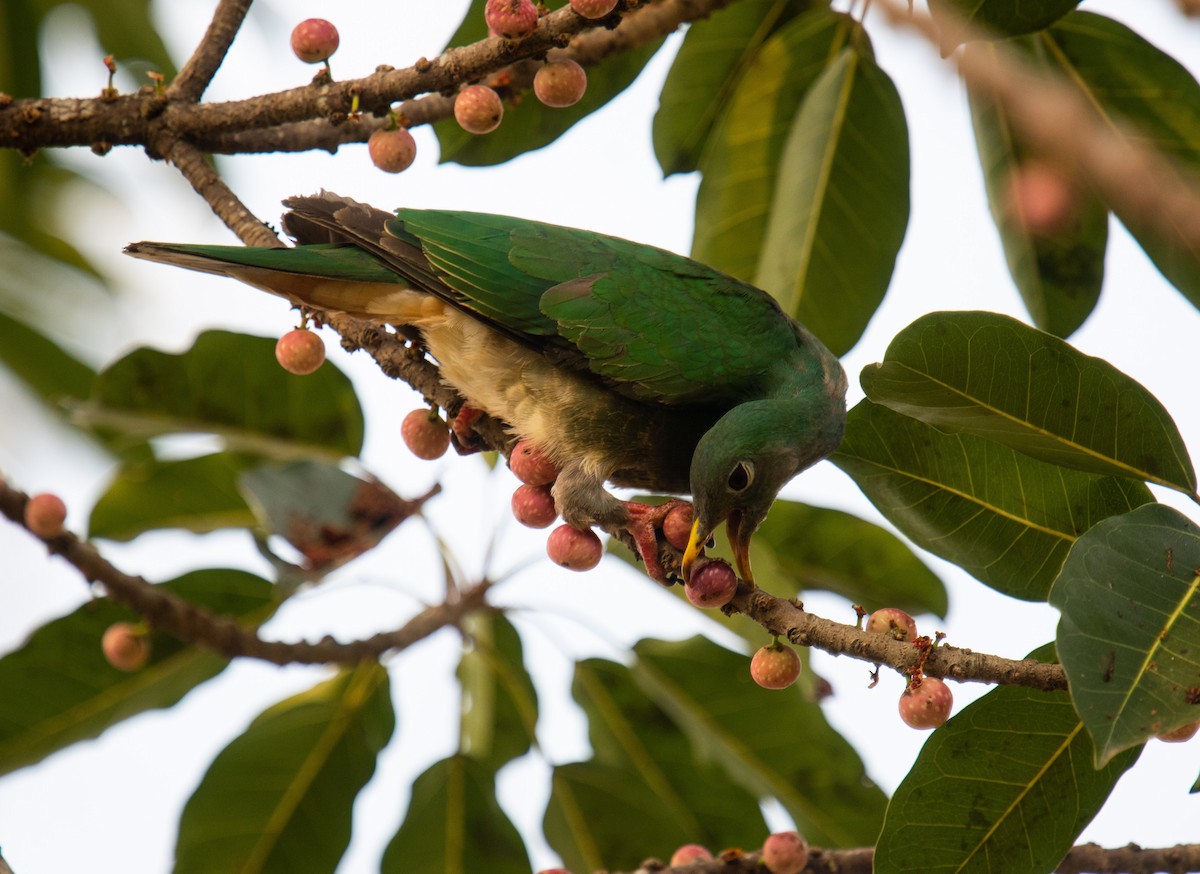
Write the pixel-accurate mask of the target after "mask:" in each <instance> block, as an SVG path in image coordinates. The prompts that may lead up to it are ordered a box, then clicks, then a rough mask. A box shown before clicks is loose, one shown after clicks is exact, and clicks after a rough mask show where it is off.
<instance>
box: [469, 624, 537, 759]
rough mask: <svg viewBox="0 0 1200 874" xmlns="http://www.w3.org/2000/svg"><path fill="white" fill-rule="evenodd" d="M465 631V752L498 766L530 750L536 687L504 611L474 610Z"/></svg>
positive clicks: (515, 632) (535, 709) (519, 639)
mask: <svg viewBox="0 0 1200 874" xmlns="http://www.w3.org/2000/svg"><path fill="white" fill-rule="evenodd" d="M463 632H464V638H465V639H466V640H468V641H469V642H470V645H469V647H468V648H467V650H466V651H465V652H464V653H463V656H462V659H461V660H460V661H459V663H458V682H459V683H460V684H461V685H462V693H463V713H462V741H461V747H462V752H463V753H465V754H467V755H469V756H471V757H472V758H474V759H477V760H479V761H480V762H482V763H483V764H484V765H486V766H487V767H488V768H490V769H491V770H492V771H498V770H499V769H500V768H501V767H502V766H503V765H505V764H506V763H507V762H510V761H512V760H513V759H515V758H517V757H519V756H523V755H525V753H527V752H529V746H530V741H532V740H533V739H534V736H535V730H536V728H537V716H538V709H537V692H536V691H535V690H534V688H533V680H532V678H531V677H530V676H529V672H528V671H527V670H526V669H525V660H524V656H523V654H522V648H521V636H520V635H519V634H518V633H517V629H516V628H514V627H513V625H512V623H511V622H509V621H508V619H507V618H506V617H505V616H504V614H503V613H499V612H488V613H471V614H469V615H468V616H467V617H466V618H465V619H464V620H463Z"/></svg>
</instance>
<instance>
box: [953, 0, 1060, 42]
mask: <svg viewBox="0 0 1200 874" xmlns="http://www.w3.org/2000/svg"><path fill="white" fill-rule="evenodd" d="M1078 5H1079V0H1039V2H1037V3H1026V2H1022V0H929V12H930V14H931V15H932V16H933V20H934V21H935V22H936V23H937V25H938V27H939V28H940V29H941V30H942V31H943V33H945V32H947V31H948V32H950V33H954V32H955V31H956V30H958V29H959V27H961V26H962V25H963V24H968V25H971V26H972V27H976V28H979V29H981V30H984V31H986V32H987V33H988V34H989V35H992V36H995V37H1006V36H1020V35H1021V34H1024V33H1033V32H1034V31H1037V30H1042V29H1043V28H1045V27H1046V26H1048V25H1050V24H1053V23H1054V22H1055V21H1057V20H1058V19H1060V18H1062V17H1063V16H1064V15H1066V14H1067V13H1068V12H1070V11H1071V10H1072V9H1074V8H1075V7H1076V6H1078Z"/></svg>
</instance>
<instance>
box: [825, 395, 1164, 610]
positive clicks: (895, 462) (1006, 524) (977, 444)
mask: <svg viewBox="0 0 1200 874" xmlns="http://www.w3.org/2000/svg"><path fill="white" fill-rule="evenodd" d="M832 460H833V462H834V464H836V465H837V466H838V467H840V468H841V469H842V470H844V471H845V472H846V473H848V474H849V475H850V476H851V478H852V479H853V480H854V481H855V483H857V484H858V487H859V488H860V489H862V490H863V492H864V494H866V496H867V497H868V498H869V499H870V500H871V503H873V504H874V505H875V506H876V507H877V508H879V511H880V512H881V513H883V515H884V516H886V517H887V519H888V521H890V522H891V523H892V524H893V525H895V526H896V527H897V528H899V529H900V531H902V532H903V533H904V534H905V535H906V536H907V537H908V538H909V539H911V540H912V541H913V542H914V543H915V544H917V545H918V546H920V547H922V548H924V549H928V550H929V551H930V552H932V553H934V554H935V555H940V556H941V557H942V558H944V559H946V560H947V561H952V562H954V563H955V564H957V565H958V566H959V567H961V568H963V569H964V570H966V571H967V572H968V573H970V574H973V575H974V576H975V577H976V578H978V579H979V580H980V581H982V582H984V583H986V584H987V585H989V586H991V587H992V588H994V589H996V590H997V591H1000V592H1003V593H1004V594H1006V595H1011V596H1013V597H1014V598H1024V599H1026V600H1032V601H1040V600H1044V599H1045V598H1046V595H1047V594H1048V593H1049V591H1050V586H1051V584H1052V583H1053V582H1054V578H1055V577H1056V576H1057V575H1058V571H1059V568H1061V567H1062V563H1063V560H1064V559H1065V558H1066V555H1067V550H1068V548H1069V547H1070V546H1071V544H1072V543H1074V542H1075V539H1076V538H1077V537H1079V535H1080V534H1082V533H1083V532H1084V531H1087V530H1088V529H1089V528H1090V527H1091V526H1093V525H1095V524H1096V523H1097V522H1099V521H1100V520H1101V519H1104V518H1106V517H1108V516H1112V515H1116V514H1119V513H1125V512H1128V511H1129V510H1131V509H1133V508H1134V507H1136V506H1138V505H1140V504H1145V503H1147V502H1149V501H1152V500H1154V498H1153V496H1152V495H1151V494H1150V490H1149V489H1148V488H1146V486H1145V484H1143V483H1140V482H1137V481H1136V480H1130V479H1125V478H1124V477H1105V476H1098V475H1095V474H1087V473H1081V472H1079V471H1074V470H1069V469H1066V468H1063V467H1059V466H1058V465H1053V464H1047V463H1046V462H1042V461H1038V460H1036V459H1034V458H1030V457H1029V456H1027V455H1023V454H1021V453H1019V452H1017V451H1015V450H1013V449H1009V448H1008V447H1006V446H1002V445H1000V444H999V443H994V442H992V441H991V440H985V439H983V438H982V437H975V436H972V435H970V434H945V433H943V432H941V431H939V430H938V429H936V428H934V427H932V426H931V425H926V424H924V423H923V422H919V421H917V420H916V419H910V418H908V417H907V416H902V415H900V414H899V413H895V412H893V411H891V410H889V409H888V408H887V407H883V406H880V405H878V404H873V403H871V402H870V401H866V400H864V401H862V402H861V403H859V404H858V405H856V406H855V407H854V409H853V410H851V411H850V418H849V422H848V424H847V426H846V437H845V440H843V441H842V445H841V447H840V448H839V449H838V451H837V452H836V453H834V455H833V456H832Z"/></svg>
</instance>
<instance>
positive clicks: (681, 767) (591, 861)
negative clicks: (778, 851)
mask: <svg viewBox="0 0 1200 874" xmlns="http://www.w3.org/2000/svg"><path fill="white" fill-rule="evenodd" d="M572 690H573V692H574V695H575V699H576V700H577V701H578V702H579V704H580V706H581V707H583V709H584V712H585V713H586V714H587V718H588V734H589V737H590V739H591V742H592V749H593V751H594V756H595V758H594V759H593V760H592V761H589V762H578V763H574V764H569V765H563V766H559V767H558V768H555V773H554V778H553V782H552V795H551V798H550V805H549V807H548V809H547V811H546V818H545V830H546V838H547V840H548V841H549V842H550V845H551V846H552V847H554V849H555V850H556V851H557V852H558V854H559V855H560V856H562V857H563V860H564V861H565V862H566V864H567V866H568V867H569V868H571V869H572V870H575V871H595V870H598V869H602V868H611V869H614V870H628V869H633V868H635V867H637V863H638V862H639V861H640V860H641V859H642V858H645V856H646V855H647V854H662V855H663V856H664V857H666V856H669V855H670V853H671V851H672V850H673V849H674V848H675V847H678V846H680V845H682V844H686V843H700V844H704V845H706V846H713V847H726V846H751V845H753V843H755V842H756V841H758V840H761V835H762V834H763V831H764V830H765V828H766V826H765V824H764V823H763V818H762V813H761V812H760V810H759V806H758V800H757V799H756V798H755V796H754V795H752V794H751V793H749V792H747V791H746V790H745V789H743V788H742V787H741V786H739V785H737V784H736V783H735V782H733V781H732V780H731V779H730V778H729V777H728V776H727V775H726V773H725V771H724V770H723V769H722V768H721V767H720V766H719V765H718V764H717V763H716V762H713V761H703V760H698V759H697V757H696V756H695V754H694V752H693V750H692V749H691V748H690V747H689V745H688V744H686V743H682V742H681V738H680V736H679V727H678V726H677V725H676V724H675V723H674V722H673V721H672V719H671V718H670V716H668V714H667V713H666V712H664V710H663V708H662V707H661V706H660V704H659V703H658V702H656V701H655V700H654V698H653V696H652V695H649V694H647V692H646V691H645V690H643V689H642V688H641V687H640V686H639V685H638V683H637V682H636V678H635V676H634V674H633V673H632V672H631V671H630V669H629V668H628V667H626V666H625V665H621V664H617V663H615V662H610V661H605V660H602V659H589V660H587V661H584V662H580V663H579V664H578V665H576V667H575V682H574V684H573V687H572Z"/></svg>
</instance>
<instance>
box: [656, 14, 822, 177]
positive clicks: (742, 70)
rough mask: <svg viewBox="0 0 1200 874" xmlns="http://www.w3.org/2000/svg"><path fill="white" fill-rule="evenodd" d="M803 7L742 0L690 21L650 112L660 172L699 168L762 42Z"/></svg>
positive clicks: (679, 171) (686, 171)
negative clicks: (701, 159) (656, 102)
mask: <svg viewBox="0 0 1200 874" xmlns="http://www.w3.org/2000/svg"><path fill="white" fill-rule="evenodd" d="M807 6H808V4H807V3H806V2H804V0H743V2H740V3H736V4H734V5H732V6H727V7H725V8H724V9H718V10H717V11H716V12H714V13H713V14H712V15H710V16H709V17H708V18H704V19H701V20H699V21H693V22H692V23H691V24H689V25H688V29H687V33H686V34H685V36H684V38H683V44H682V45H681V46H680V47H679V52H678V53H677V54H676V55H675V60H674V61H673V62H672V63H671V69H670V72H668V73H667V79H666V81H665V82H664V83H663V87H662V93H661V94H660V95H659V98H658V101H659V106H658V111H657V112H656V113H655V114H654V127H653V134H654V154H655V155H656V156H657V157H658V164H659V166H660V167H662V171H663V175H664V176H670V175H671V174H673V173H690V172H691V171H693V170H696V169H698V166H699V160H700V155H701V154H702V153H703V151H704V149H705V148H706V145H707V141H708V137H709V134H710V132H711V131H712V129H713V127H714V126H715V125H716V123H717V120H718V119H719V118H720V116H721V114H722V113H723V112H724V111H725V108H726V106H727V105H728V103H729V100H730V97H731V96H732V94H733V92H734V91H735V90H736V89H737V88H738V87H739V84H740V82H741V81H742V78H743V76H744V75H745V74H746V72H747V70H748V69H749V68H750V66H751V64H753V62H754V58H755V55H756V54H757V53H758V51H759V49H760V48H761V47H762V44H763V42H764V41H765V40H766V39H767V38H768V37H770V36H771V35H772V34H774V33H775V32H776V31H777V30H779V28H780V27H781V26H783V25H784V24H787V23H788V22H789V21H791V20H792V19H793V18H796V17H797V16H798V15H800V14H801V13H803V12H804V11H806V8H807Z"/></svg>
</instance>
